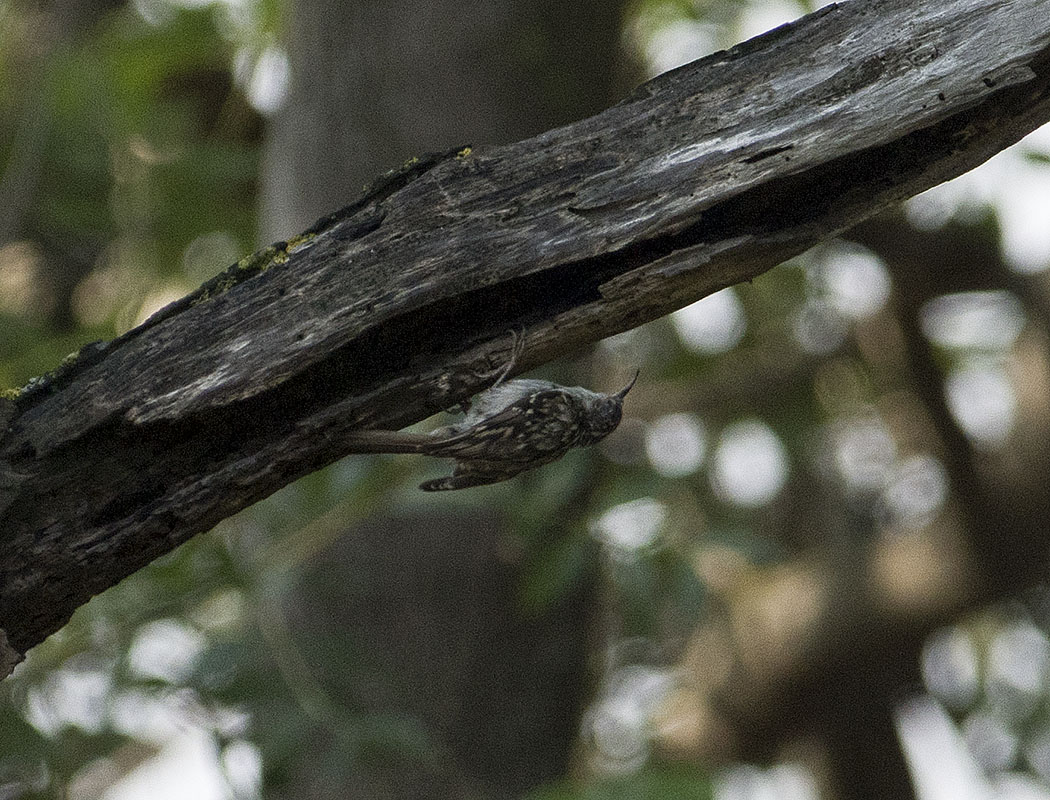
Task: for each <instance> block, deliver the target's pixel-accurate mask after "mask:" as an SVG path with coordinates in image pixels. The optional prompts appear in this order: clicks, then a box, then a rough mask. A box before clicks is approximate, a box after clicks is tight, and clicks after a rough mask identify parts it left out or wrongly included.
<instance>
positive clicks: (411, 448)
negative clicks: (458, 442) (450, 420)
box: [345, 431, 439, 454]
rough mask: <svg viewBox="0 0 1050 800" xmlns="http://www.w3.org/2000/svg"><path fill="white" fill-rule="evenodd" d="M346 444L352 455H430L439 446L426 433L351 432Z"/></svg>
mask: <svg viewBox="0 0 1050 800" xmlns="http://www.w3.org/2000/svg"><path fill="white" fill-rule="evenodd" d="M345 442H346V444H347V445H348V448H349V449H348V451H347V452H350V453H423V454H426V453H430V452H431V451H432V450H433V448H434V446H435V445H437V444H439V440H435V438H434V437H433V436H429V435H428V434H425V433H404V432H402V431H351V432H350V433H349V434H347V435H346V438H345Z"/></svg>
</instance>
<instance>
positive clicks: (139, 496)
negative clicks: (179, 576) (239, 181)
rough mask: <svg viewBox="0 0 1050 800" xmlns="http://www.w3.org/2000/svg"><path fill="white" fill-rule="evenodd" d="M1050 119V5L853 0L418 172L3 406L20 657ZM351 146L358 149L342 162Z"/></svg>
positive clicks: (0, 470)
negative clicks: (181, 556)
mask: <svg viewBox="0 0 1050 800" xmlns="http://www.w3.org/2000/svg"><path fill="white" fill-rule="evenodd" d="M1047 120H1050V0H1011V1H1010V2H1002V1H996V0H943V2H940V3H936V4H928V3H914V2H912V1H911V0H852V2H848V3H843V4H839V5H831V6H827V7H825V8H823V9H821V10H820V11H818V12H816V13H815V14H811V15H809V16H808V17H805V18H803V19H802V20H799V21H798V22H796V23H793V24H791V25H787V26H784V27H781V28H778V29H777V30H775V31H772V32H770V33H768V34H766V35H764V36H761V37H758V38H757V39H754V40H751V41H749V42H746V43H744V44H742V45H739V46H738V47H735V48H733V49H732V50H729V51H726V52H720V53H716V54H714V55H712V56H709V57H707V58H704V59H701V60H700V61H697V62H694V63H692V64H689V65H687V66H684V67H681V68H679V69H677V70H674V71H672V72H669V73H666V74H664V75H662V76H660V77H658V78H656V79H655V80H653V81H650V82H649V83H647V84H645V85H643V86H641V87H639V88H638V89H637V90H636V91H635V92H634V93H633V94H632V95H631V96H629V97H628V98H626V99H625V100H624V101H623V102H621V103H620V104H618V105H616V106H614V107H612V108H609V109H607V110H606V111H604V112H602V113H601V114H598V115H596V116H594V117H591V118H588V119H585V120H582V121H580V122H577V123H574V124H572V125H569V126H566V127H563V128H558V129H556V130H552V131H549V132H547V133H544V134H542V135H540V136H537V137H534V138H532V139H528V140H525V141H522V142H518V143H515V144H512V145H508V146H503V147H477V148H473V149H469V150H462V151H456V150H453V151H450V152H448V153H445V154H440V155H437V156H429V157H424V158H421V159H418V160H417V161H415V162H414V163H410V164H409V165H406V168H405V169H404V170H403V171H401V172H399V173H397V174H394V175H390V176H386V177H384V178H383V179H380V180H379V181H377V183H376V184H375V185H374V186H373V187H372V188H370V189H369V190H367V191H366V192H365V193H364V194H363V195H362V197H361V198H359V199H358V200H357V201H355V202H354V203H352V204H351V205H349V206H347V207H346V208H344V209H342V210H341V211H339V212H336V213H334V214H332V215H330V216H328V217H326V218H324V219H322V220H319V221H318V223H317V224H316V225H314V226H313V227H312V228H311V229H310V230H309V231H307V232H306V233H305V234H304V235H303V236H301V237H297V238H296V239H295V240H293V241H292V242H290V243H278V244H277V245H275V246H274V247H273V248H271V249H269V250H268V251H264V252H261V253H259V254H256V255H255V256H253V257H250V258H247V259H244V260H242V262H240V263H239V264H236V265H234V266H232V267H231V268H230V269H229V270H227V271H226V272H225V273H223V274H222V275H220V276H218V277H217V278H216V279H214V280H213V281H211V282H209V284H206V285H205V286H204V287H202V288H201V289H200V290H198V292H196V293H194V294H193V295H190V296H189V297H187V298H185V299H184V300H181V301H179V302H177V303H175V304H173V305H172V306H170V307H168V308H167V309H165V310H163V311H161V312H160V313H158V314H157V315H155V316H154V317H153V318H151V319H150V320H149V321H147V322H146V323H145V324H143V325H142V326H140V327H139V328H136V329H135V330H132V331H130V332H129V333H127V334H125V335H124V336H121V337H120V338H118V339H116V340H114V341H112V342H108V343H102V344H97V345H94V346H90V347H88V348H85V350H84V351H83V352H82V353H81V355H80V356H79V357H78V358H77V359H74V360H73V361H72V362H70V363H69V364H67V365H65V366H64V367H63V368H61V369H60V370H58V371H57V372H56V373H55V374H54V375H52V376H50V377H47V378H44V379H42V380H39V381H37V382H35V383H34V384H33V385H32V386H31V387H30V388H29V389H27V390H26V391H24V392H23V393H22V394H21V395H20V396H19V397H18V398H17V399H16V400H15V405H14V407H13V409H11V408H10V407H9V408H8V410H7V411H4V409H0V411H4V413H3V414H0V417H2V416H7V417H10V418H11V419H10V420H9V421H8V426H7V429H6V432H5V433H4V434H3V437H2V439H0V630H3V631H4V632H6V636H7V639H8V641H9V642H10V644H11V646H12V647H13V648H15V649H16V650H17V651H19V652H24V651H25V649H27V648H28V647H31V646H32V645H33V644H35V643H37V642H39V641H41V640H42V639H43V638H44V637H46V636H47V635H48V634H49V633H51V632H53V631H55V630H57V629H58V628H59V627H60V626H61V625H62V624H63V623H64V622H65V621H66V620H67V619H68V617H69V615H70V614H71V613H72V611H73V610H74V609H75V608H76V607H77V606H79V605H80V604H82V603H83V602H85V601H86V600H87V599H88V598H89V597H90V596H91V595H92V594H95V593H97V592H99V591H102V590H103V589H105V588H107V587H108V586H111V585H113V584H114V583H116V582H117V581H118V580H120V579H121V578H122V577H124V576H126V575H128V574H130V573H131V572H133V571H134V570H136V569H138V568H139V567H141V566H143V565H145V564H146V563H148V562H149V561H151V560H152V559H154V558H156V557H157V556H159V555H161V554H163V553H165V552H167V551H169V550H171V549H172V548H173V547H175V546H177V545H178V544H180V543H181V542H183V541H185V540H186V539H188V538H189V537H190V536H192V535H194V534H195V533H198V532H200V531H203V530H207V529H208V528H210V527H211V526H213V525H214V524H215V523H216V522H218V521H219V520H221V519H223V518H224V517H226V516H229V515H230V514H232V513H234V512H236V511H238V510H239V509H241V508H244V507H245V506H247V505H249V504H250V503H252V502H254V501H256V500H258V499H260V498H262V497H265V496H266V495H268V494H270V493H272V492H273V491H275V490H276V489H278V488H280V487H281V486H283V485H285V484H287V483H288V482H290V481H292V480H294V479H295V478H297V477H299V476H301V475H304V474H306V473H308V472H310V471H312V470H315V469H317V468H319V467H321V466H323V465H325V464H328V463H331V462H332V461H334V460H336V459H338V458H339V457H340V456H342V455H344V454H345V452H346V447H345V442H344V436H345V434H346V433H347V432H349V431H351V430H354V429H360V428H372V427H375V428H386V429H394V428H399V427H402V426H404V425H406V424H409V423H411V422H414V421H416V420H419V419H422V418H424V417H426V416H428V415H430V414H432V413H434V412H435V411H437V410H439V409H442V408H447V407H450V406H452V405H454V404H455V403H456V402H457V401H459V400H462V399H464V398H465V397H467V396H469V395H470V394H472V393H473V392H475V391H476V390H478V389H479V388H482V386H483V385H484V381H485V378H484V375H485V374H486V373H491V372H492V371H493V370H494V369H495V368H497V367H498V366H499V365H500V364H501V363H504V359H505V358H506V357H507V354H508V352H509V350H510V347H511V343H512V338H511V337H510V336H509V331H510V330H511V329H512V328H516V329H520V330H523V331H525V335H526V340H527V346H526V349H525V353H524V355H523V357H522V358H521V359H520V360H519V362H518V364H517V367H516V371H518V372H520V371H522V370H525V369H528V368H530V367H533V366H535V365H537V364H539V363H542V362H544V361H546V360H549V359H551V358H553V357H555V356H557V355H558V354H560V353H563V352H566V351H569V350H571V349H573V348H577V347H579V346H580V345H582V344H585V343H588V342H592V341H595V340H597V339H599V338H601V337H603V336H607V335H610V334H613V333H617V332H619V331H623V330H626V329H628V328H631V327H634V326H636V325H639V324H641V323H643V322H646V321H648V320H651V319H654V318H656V317H659V316H661V315H663V314H666V313H668V312H670V311H673V310H674V309H677V308H680V307H682V306H684V305H686V304H688V303H690V302H692V301H694V300H696V299H698V298H700V297H703V296H704V295H706V294H709V293H711V292H712V291H715V290H717V289H720V288H722V287H724V286H728V285H731V284H733V283H737V282H739V281H742V280H748V279H751V278H754V277H755V276H757V275H759V274H761V273H762V272H764V271H766V270H768V269H770V268H771V267H773V266H775V265H776V264H777V263H779V262H781V261H783V260H785V259H787V258H789V257H791V256H793V255H795V254H797V253H799V252H801V251H803V250H805V249H806V248H807V247H809V246H810V245H812V244H814V243H815V242H817V241H819V240H821V239H825V238H828V237H831V236H834V235H836V234H837V233H840V232H842V231H843V230H846V229H848V228H849V227H850V226H852V225H853V224H855V223H857V222H859V221H861V220H863V219H865V218H867V217H869V216H871V215H872V214H874V213H876V212H877V211H879V210H881V209H882V208H884V207H886V206H887V205H889V204H892V203H895V202H898V201H900V200H902V199H904V198H906V197H909V196H911V195H913V194H916V193H918V192H920V191H922V190H924V189H926V188H928V187H930V186H933V185H935V184H937V183H940V182H942V181H944V180H947V179H949V178H951V177H954V176H956V175H958V174H960V173H962V172H964V171H966V170H968V169H970V168H972V167H974V166H976V165H977V164H979V163H981V162H982V161H984V160H986V159H987V158H989V157H990V156H991V155H993V154H995V153H996V152H998V151H999V150H1001V149H1002V148H1004V147H1006V146H1007V145H1009V144H1012V143H1013V142H1015V141H1017V140H1018V139H1020V138H1021V137H1022V136H1024V135H1025V134H1026V133H1027V132H1029V131H1031V130H1032V129H1034V128H1036V127H1037V126H1039V125H1040V124H1042V123H1044V122H1046V121H1047ZM333 157H340V158H342V157H344V155H342V154H340V155H338V156H335V155H334V156H333Z"/></svg>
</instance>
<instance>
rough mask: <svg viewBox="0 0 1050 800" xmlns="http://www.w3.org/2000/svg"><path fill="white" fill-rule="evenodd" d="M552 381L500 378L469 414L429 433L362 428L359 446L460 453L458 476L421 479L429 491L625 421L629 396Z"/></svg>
mask: <svg viewBox="0 0 1050 800" xmlns="http://www.w3.org/2000/svg"><path fill="white" fill-rule="evenodd" d="M637 378H638V375H637V373H636V374H635V376H634V379H632V380H631V382H630V383H629V384H627V386H625V387H624V388H623V389H621V390H620V391H619V392H617V393H616V394H603V393H601V392H592V391H590V390H589V389H584V388H582V387H580V386H559V385H558V384H556V383H551V382H550V381H540V380H528V379H524V380H511V381H506V382H499V383H497V384H496V385H495V386H492V387H491V388H489V389H486V390H485V391H483V392H481V393H479V394H478V395H477V396H476V397H475V398H474V400H473V402H472V403H471V406H470V411H469V412H468V413H467V416H466V418H465V419H464V420H463V421H462V422H460V423H457V424H455V425H448V426H446V427H444V428H438V429H437V430H435V431H433V432H431V433H429V434H424V433H401V432H399V431H356V432H355V433H353V434H351V436H350V440H349V442H348V444H349V446H350V451H351V452H355V453H421V454H424V455H428V456H437V457H441V458H452V459H455V466H454V469H453V472H452V474H451V475H449V476H448V477H445V478H437V479H434V480H429V481H426V482H424V483H422V484H420V488H421V489H423V490H424V491H428V492H434V491H443V490H447V489H465V488H467V487H470V486H482V485H485V484H489V483H499V482H500V481H505V480H507V479H508V478H513V477H514V476H515V475H517V474H518V473H520V472H524V471H525V470H529V469H534V468H535V467H539V466H542V465H544V464H549V463H550V462H552V461H557V460H558V459H559V458H561V457H562V456H563V455H565V453H567V452H568V451H569V450H571V449H572V448H573V447H586V446H588V445H592V444H595V443H597V442H599V441H601V440H602V439H604V438H605V437H606V436H608V435H609V434H610V433H612V432H613V431H614V430H616V428H617V426H618V425H619V424H620V416H621V412H622V408H623V398H624V396H625V395H626V394H627V392H628V391H630V389H631V387H632V386H633V385H634V381H635V380H636V379H637Z"/></svg>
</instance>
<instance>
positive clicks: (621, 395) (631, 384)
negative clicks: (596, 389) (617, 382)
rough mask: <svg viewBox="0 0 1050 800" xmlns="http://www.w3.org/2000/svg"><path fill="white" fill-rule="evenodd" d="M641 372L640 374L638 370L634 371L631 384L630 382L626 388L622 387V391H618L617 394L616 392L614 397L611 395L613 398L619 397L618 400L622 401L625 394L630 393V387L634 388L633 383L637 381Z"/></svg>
mask: <svg viewBox="0 0 1050 800" xmlns="http://www.w3.org/2000/svg"><path fill="white" fill-rule="evenodd" d="M641 372H642V371H641V370H640V369H636V370H635V371H634V377H633V378H631V382H630V383H628V384H627V385H626V386H624V387H623V388H622V389H621V390H620V391H618V392H617V393H616V394H615V395H613V396H614V397H619V398H620V399H621V400H623V398H624V397H626V396H627V393H628V392H629V391H631V387H632V386H634V382H635V381H636V380H638V376H639V375H640V374H641Z"/></svg>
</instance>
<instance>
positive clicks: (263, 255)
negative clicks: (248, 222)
mask: <svg viewBox="0 0 1050 800" xmlns="http://www.w3.org/2000/svg"><path fill="white" fill-rule="evenodd" d="M298 238H299V239H300V240H305V239H306V237H305V236H300V237H298ZM311 238H312V237H311ZM297 246H301V244H299V243H298V242H297ZM288 252H289V244H288V242H277V243H275V244H271V245H269V246H267V247H264V248H262V250H256V251H255V252H254V253H250V254H248V255H246V256H245V257H244V258H242V259H241V260H240V261H237V262H236V263H234V264H232V265H231V266H229V267H227V268H226V269H225V270H223V271H222V272H220V273H219V274H218V275H216V276H215V277H214V278H212V279H210V280H208V281H205V282H204V283H202V284H201V286H200V288H199V289H197V291H195V292H194V293H193V294H191V295H190V296H189V304H190V305H194V306H195V305H198V304H199V303H204V302H206V301H208V300H211V299H212V298H213V297H218V296H219V295H221V294H225V293H226V292H228V291H229V290H230V289H232V288H233V287H234V286H236V285H237V284H238V283H242V282H243V281H246V280H248V278H251V277H254V276H255V275H260V274H261V273H263V272H266V270H268V269H270V267H272V266H273V265H274V264H284V263H285V262H287V261H288Z"/></svg>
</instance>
